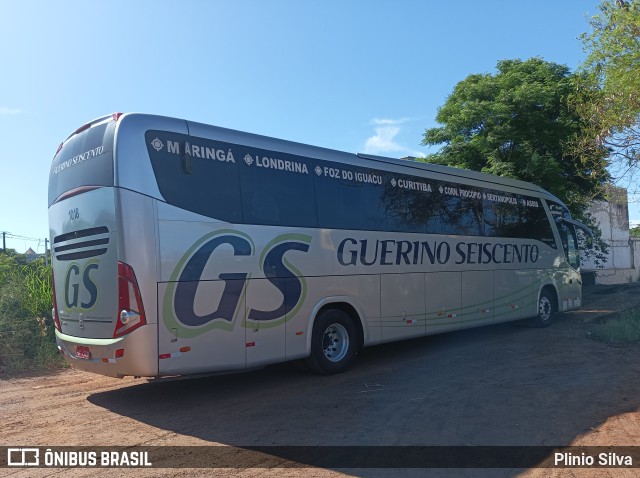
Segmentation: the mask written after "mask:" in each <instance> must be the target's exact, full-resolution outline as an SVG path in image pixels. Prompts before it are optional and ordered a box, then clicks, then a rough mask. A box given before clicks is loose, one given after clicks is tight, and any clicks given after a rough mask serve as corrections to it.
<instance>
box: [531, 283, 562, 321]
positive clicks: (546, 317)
mask: <svg viewBox="0 0 640 478" xmlns="http://www.w3.org/2000/svg"><path fill="white" fill-rule="evenodd" d="M556 311H557V307H556V299H555V297H554V294H553V293H552V292H551V291H550V290H549V289H542V292H540V297H539V298H538V315H536V316H535V317H533V318H532V319H531V321H530V324H531V325H532V326H533V327H538V328H544V327H549V326H550V325H551V323H552V322H553V320H554V319H555V316H556Z"/></svg>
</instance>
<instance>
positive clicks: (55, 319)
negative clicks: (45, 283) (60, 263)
mask: <svg viewBox="0 0 640 478" xmlns="http://www.w3.org/2000/svg"><path fill="white" fill-rule="evenodd" d="M51 293H52V294H53V310H51V317H52V318H53V323H54V324H55V326H56V329H58V332H62V327H61V326H60V317H59V316H58V301H56V281H55V279H54V278H53V270H52V271H51Z"/></svg>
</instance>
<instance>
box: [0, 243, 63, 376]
mask: <svg viewBox="0 0 640 478" xmlns="http://www.w3.org/2000/svg"><path fill="white" fill-rule="evenodd" d="M51 309H52V299H51V267H46V266H45V264H44V260H42V259H38V260H36V261H33V262H26V260H25V259H24V257H23V256H20V255H15V254H3V253H0V376H12V375H15V374H18V373H22V372H26V371H33V370H39V369H44V368H51V367H57V366H60V365H61V364H62V360H61V358H60V356H59V354H58V350H57V348H56V345H55V334H54V324H53V319H52V318H51Z"/></svg>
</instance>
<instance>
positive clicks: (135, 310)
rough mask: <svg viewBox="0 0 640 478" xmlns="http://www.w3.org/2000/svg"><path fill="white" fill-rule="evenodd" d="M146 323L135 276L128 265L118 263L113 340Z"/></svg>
mask: <svg viewBox="0 0 640 478" xmlns="http://www.w3.org/2000/svg"><path fill="white" fill-rule="evenodd" d="M146 323H147V319H146V316H145V313H144V306H143V305H142V297H141V295H140V288H139V287H138V281H137V280H136V275H135V273H134V272H133V269H132V268H131V266H130V265H129V264H125V263H124V262H118V317H117V320H116V327H115V329H114V331H113V338H116V337H122V336H123V335H125V334H128V333H129V332H131V331H133V330H135V329H137V328H138V327H141V326H143V325H145V324H146Z"/></svg>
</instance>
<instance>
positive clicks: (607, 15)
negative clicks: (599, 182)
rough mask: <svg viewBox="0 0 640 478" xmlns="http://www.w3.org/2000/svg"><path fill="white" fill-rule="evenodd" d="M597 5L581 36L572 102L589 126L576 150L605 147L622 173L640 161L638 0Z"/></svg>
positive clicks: (619, 174)
mask: <svg viewBox="0 0 640 478" xmlns="http://www.w3.org/2000/svg"><path fill="white" fill-rule="evenodd" d="M598 8H599V10H600V13H599V14H598V15H595V16H594V17H592V18H591V20H590V24H591V28H592V31H591V32H590V33H585V34H584V35H582V41H583V45H584V49H585V51H586V52H587V54H588V56H587V59H586V61H585V62H584V63H583V65H582V67H581V76H580V79H581V81H580V82H579V84H578V89H577V93H576V95H575V97H574V105H575V108H576V111H577V112H578V113H579V114H580V115H581V117H582V120H583V121H584V122H585V124H586V125H587V128H586V130H585V134H584V135H582V136H581V137H580V138H579V141H578V142H577V143H576V145H577V148H576V149H577V151H578V152H579V153H580V154H583V153H584V152H585V151H587V152H588V151H589V150H590V149H592V148H594V147H595V148H602V147H604V148H607V149H608V150H609V151H610V153H611V159H612V161H613V162H614V163H615V164H616V165H617V166H618V169H617V173H616V175H617V176H622V175H623V174H624V173H625V172H626V171H628V170H629V169H631V170H633V169H635V168H636V167H637V166H638V164H639V162H640V0H629V1H624V0H615V1H614V0H603V1H602V3H601V4H600V5H599V7H598Z"/></svg>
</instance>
